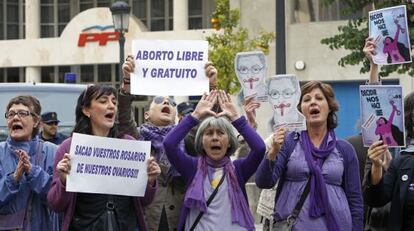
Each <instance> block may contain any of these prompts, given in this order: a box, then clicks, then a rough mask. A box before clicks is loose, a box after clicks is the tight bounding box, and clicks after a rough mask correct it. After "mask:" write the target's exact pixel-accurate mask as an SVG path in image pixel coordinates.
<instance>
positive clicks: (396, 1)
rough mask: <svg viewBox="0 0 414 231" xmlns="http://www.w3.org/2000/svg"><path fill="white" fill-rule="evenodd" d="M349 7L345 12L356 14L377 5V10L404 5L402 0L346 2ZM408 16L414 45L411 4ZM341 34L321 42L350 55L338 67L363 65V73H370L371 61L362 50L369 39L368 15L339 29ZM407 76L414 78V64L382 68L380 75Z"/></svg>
mask: <svg viewBox="0 0 414 231" xmlns="http://www.w3.org/2000/svg"><path fill="white" fill-rule="evenodd" d="M333 1H334V0H323V3H324V4H331V3H332V2H333ZM344 2H346V3H347V4H348V7H347V8H345V9H344V12H348V13H354V12H356V11H358V10H360V9H362V8H363V7H366V6H368V5H371V6H372V5H375V8H376V9H381V8H386V7H390V6H398V5H401V4H404V3H403V2H404V1H401V0H383V1H378V0H376V1H375V0H346V1H344ZM405 5H406V7H407V15H408V28H409V29H408V30H409V34H410V43H411V45H414V40H413V38H414V27H413V25H414V5H413V4H412V3H411V2H410V3H406V4H405ZM338 31H339V34H337V35H335V36H333V37H329V38H324V39H322V40H321V43H322V44H326V45H328V46H329V48H330V49H332V50H337V49H346V50H348V51H349V52H350V53H349V54H348V55H346V56H344V57H342V58H341V59H340V60H339V61H338V65H340V66H342V67H345V66H347V65H358V64H360V63H362V65H363V66H362V67H361V69H360V72H361V73H366V72H368V71H369V65H370V64H369V61H368V60H367V59H366V58H365V56H364V53H363V52H362V48H363V47H364V43H365V39H366V38H367V37H368V33H369V32H368V15H364V16H363V17H361V18H358V19H355V20H350V21H349V22H348V24H347V25H345V26H339V27H338ZM394 72H396V73H399V74H407V75H409V76H411V77H413V76H414V63H407V64H399V65H387V66H382V67H381V71H380V73H379V75H380V76H381V77H386V76H389V75H390V74H392V73H394Z"/></svg>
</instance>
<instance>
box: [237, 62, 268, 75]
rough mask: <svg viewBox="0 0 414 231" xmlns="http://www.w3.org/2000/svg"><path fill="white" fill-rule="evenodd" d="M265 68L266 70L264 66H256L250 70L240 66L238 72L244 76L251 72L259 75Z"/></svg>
mask: <svg viewBox="0 0 414 231" xmlns="http://www.w3.org/2000/svg"><path fill="white" fill-rule="evenodd" d="M263 68H264V66H263V67H261V66H259V65H257V64H256V65H253V66H251V67H250V68H249V67H246V66H240V67H239V68H237V70H238V71H239V72H240V73H242V74H247V73H249V72H250V73H253V74H258V73H259V72H260V71H262V70H263Z"/></svg>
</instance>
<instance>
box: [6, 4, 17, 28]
mask: <svg viewBox="0 0 414 231" xmlns="http://www.w3.org/2000/svg"><path fill="white" fill-rule="evenodd" d="M18 4H19V3H18V2H17V1H8V2H7V22H15V23H17V22H19V5H18Z"/></svg>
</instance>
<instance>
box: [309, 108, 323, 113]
mask: <svg viewBox="0 0 414 231" xmlns="http://www.w3.org/2000/svg"><path fill="white" fill-rule="evenodd" d="M319 112H320V111H319V109H317V108H313V109H311V110H310V112H309V113H310V114H311V115H317V114H319Z"/></svg>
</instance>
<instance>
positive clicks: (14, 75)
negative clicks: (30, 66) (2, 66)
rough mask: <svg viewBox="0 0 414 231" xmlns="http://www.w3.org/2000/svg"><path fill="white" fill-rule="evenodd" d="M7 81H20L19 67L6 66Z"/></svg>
mask: <svg viewBox="0 0 414 231" xmlns="http://www.w3.org/2000/svg"><path fill="white" fill-rule="evenodd" d="M6 71H7V82H15V83H18V82H20V78H19V68H7V69H6Z"/></svg>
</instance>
